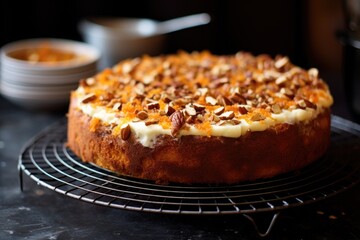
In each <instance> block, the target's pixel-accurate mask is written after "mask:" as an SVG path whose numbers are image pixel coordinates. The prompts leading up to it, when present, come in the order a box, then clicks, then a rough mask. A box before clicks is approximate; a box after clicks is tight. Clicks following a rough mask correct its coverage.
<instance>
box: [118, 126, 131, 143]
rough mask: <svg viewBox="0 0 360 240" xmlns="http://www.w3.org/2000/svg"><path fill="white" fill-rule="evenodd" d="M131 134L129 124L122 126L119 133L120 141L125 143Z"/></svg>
mask: <svg viewBox="0 0 360 240" xmlns="http://www.w3.org/2000/svg"><path fill="white" fill-rule="evenodd" d="M130 134H131V128H130V125H129V124H124V125H122V126H121V131H120V137H121V139H122V140H124V141H126V140H127V139H128V138H129V137H130Z"/></svg>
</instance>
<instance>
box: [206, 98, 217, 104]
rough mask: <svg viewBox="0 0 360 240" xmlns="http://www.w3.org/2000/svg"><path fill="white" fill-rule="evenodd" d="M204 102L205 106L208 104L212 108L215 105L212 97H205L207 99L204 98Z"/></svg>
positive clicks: (215, 102)
mask: <svg viewBox="0 0 360 240" xmlns="http://www.w3.org/2000/svg"><path fill="white" fill-rule="evenodd" d="M205 101H206V103H207V104H210V105H212V106H214V105H216V104H217V101H216V99H215V98H213V97H210V96H207V97H206V98H205Z"/></svg>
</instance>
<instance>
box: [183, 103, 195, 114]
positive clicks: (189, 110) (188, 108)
mask: <svg viewBox="0 0 360 240" xmlns="http://www.w3.org/2000/svg"><path fill="white" fill-rule="evenodd" d="M185 112H186V114H187V115H189V116H195V115H196V110H195V108H194V107H193V106H191V104H187V105H186V106H185Z"/></svg>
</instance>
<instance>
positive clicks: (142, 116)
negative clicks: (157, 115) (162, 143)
mask: <svg viewBox="0 0 360 240" xmlns="http://www.w3.org/2000/svg"><path fill="white" fill-rule="evenodd" d="M136 116H137V117H138V118H139V119H141V120H145V119H147V118H148V117H149V115H148V114H147V112H146V111H140V112H138V113H137V114H136Z"/></svg>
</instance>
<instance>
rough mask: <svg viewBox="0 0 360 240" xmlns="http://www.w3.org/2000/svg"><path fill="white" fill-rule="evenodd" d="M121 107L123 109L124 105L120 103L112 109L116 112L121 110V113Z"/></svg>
mask: <svg viewBox="0 0 360 240" xmlns="http://www.w3.org/2000/svg"><path fill="white" fill-rule="evenodd" d="M121 107H122V104H121V103H119V102H118V103H115V104H114V106H113V108H112V109H113V110H115V111H116V110H119V111H120V110H121Z"/></svg>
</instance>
